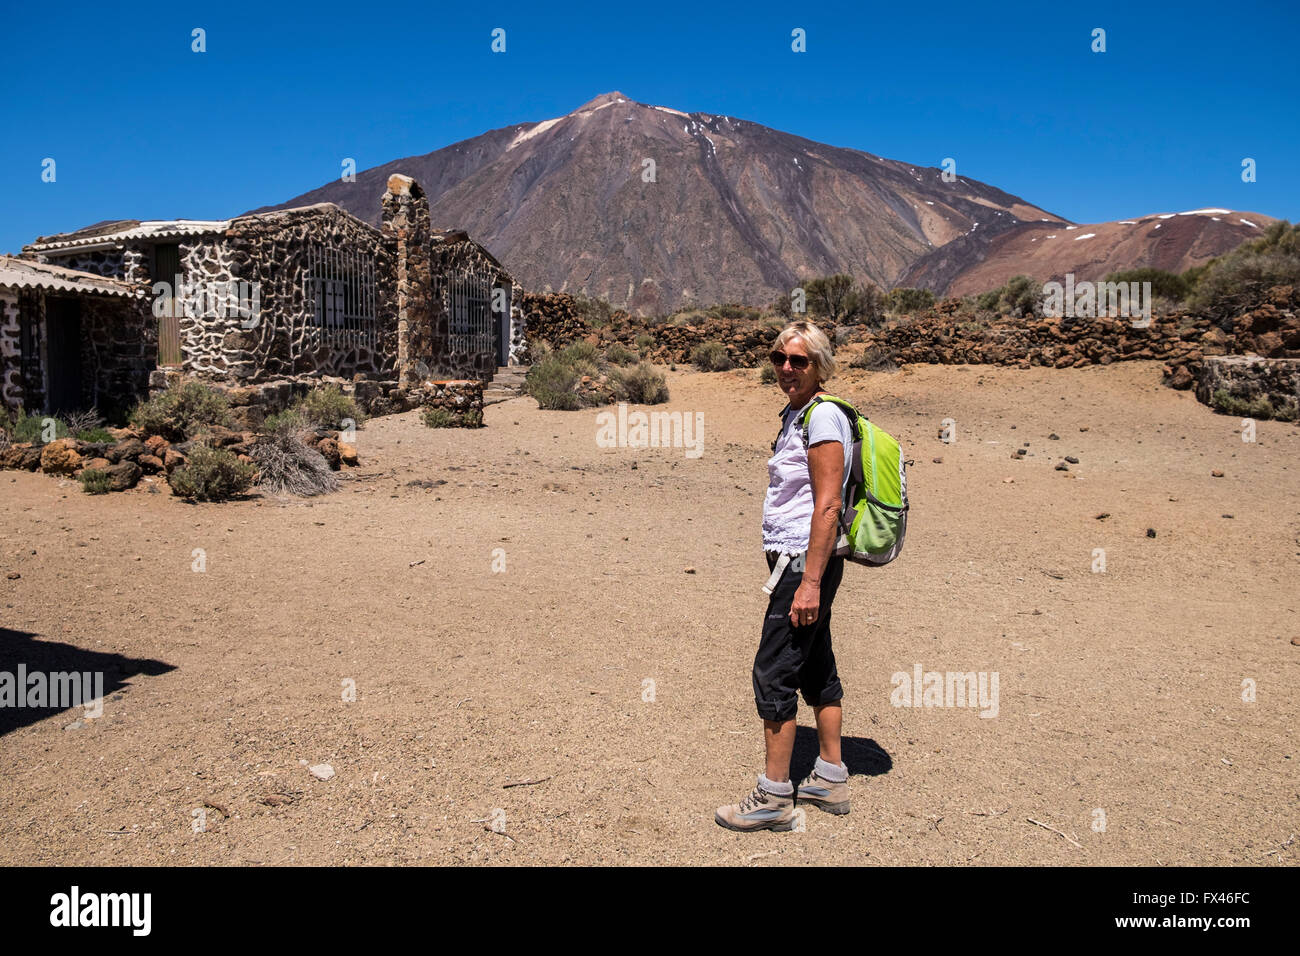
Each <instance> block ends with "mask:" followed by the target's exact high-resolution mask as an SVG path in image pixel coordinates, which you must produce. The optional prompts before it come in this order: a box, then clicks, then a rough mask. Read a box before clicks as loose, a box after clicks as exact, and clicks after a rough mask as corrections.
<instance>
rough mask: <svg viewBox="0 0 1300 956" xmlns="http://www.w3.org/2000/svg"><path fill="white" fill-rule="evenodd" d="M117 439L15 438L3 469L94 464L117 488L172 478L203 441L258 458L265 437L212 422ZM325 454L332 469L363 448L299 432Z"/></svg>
mask: <svg viewBox="0 0 1300 956" xmlns="http://www.w3.org/2000/svg"><path fill="white" fill-rule="evenodd" d="M108 431H109V434H111V435H112V436H113V437H114V439H115V441H112V442H88V441H81V440H79V439H76V438H58V439H55V440H54V441H52V442H48V443H46V444H43V445H40V444H32V443H30V442H11V443H9V444H5V445H0V469H6V468H7V469H14V470H19V471H40V472H43V473H45V474H47V475H58V476H61V477H66V478H78V477H80V476H81V474H82V472H84V471H86V470H88V469H94V470H96V471H102V472H104V473H105V474H107V475H108V476H109V488H110V490H112V491H126V490H127V489H128V488H133V487H135V485H136V484H137V483H138V482H139V481H140V478H141V477H142V476H144V475H154V474H157V475H162V476H163V477H164V478H166V477H169V476H170V475H171V474H172V473H173V472H175V471H176V469H177V468H179V467H181V466H182V465H184V464H185V463H186V462H187V461H188V460H189V452H190V450H191V449H192V448H193V447H194V445H195V444H196V443H198V442H200V441H201V442H202V443H203V444H206V445H211V446H213V447H215V448H224V449H226V450H227V451H229V452H231V453H232V454H234V455H235V456H236V457H237V458H238V459H239V460H240V461H243V462H248V463H250V464H252V463H253V459H252V457H251V452H252V448H253V445H254V444H256V443H257V442H258V441H260V440H262V436H260V435H257V434H255V433H253V432H248V431H233V430H231V429H228V428H221V427H220V426H212V427H211V428H209V429H208V430H207V431H205V432H204V434H203V436H202V438H201V439H194V440H192V441H186V442H177V443H172V442H168V441H167V440H166V439H164V438H162V437H161V436H159V435H145V434H144V433H142V432H140V431H139V430H138V429H134V428H110V429H108ZM298 437H299V438H301V439H302V440H303V442H304V443H305V444H307V445H309V446H310V447H312V448H315V449H316V450H317V451H319V452H320V453H321V455H323V456H324V458H325V460H326V461H327V462H329V465H330V468H332V469H334V470H335V471H337V470H338V469H339V468H340V466H342V465H348V466H355V465H357V464H358V458H357V450H356V448H355V447H354V446H352V445H350V444H348V443H347V442H345V441H342V439H341V437H340V433H339V432H337V431H332V430H329V429H324V428H320V429H316V430H314V431H309V432H303V433H302V434H301V435H299V436H298Z"/></svg>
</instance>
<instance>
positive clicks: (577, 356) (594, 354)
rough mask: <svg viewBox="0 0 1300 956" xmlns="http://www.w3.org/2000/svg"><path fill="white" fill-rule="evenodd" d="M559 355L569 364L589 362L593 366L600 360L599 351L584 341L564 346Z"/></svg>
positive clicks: (580, 340)
mask: <svg viewBox="0 0 1300 956" xmlns="http://www.w3.org/2000/svg"><path fill="white" fill-rule="evenodd" d="M560 354H561V355H562V356H563V357H564V360H565V361H566V362H568V363H570V364H576V363H578V362H589V363H591V364H593V365H594V364H595V363H596V361H597V360H598V359H599V358H600V349H598V348H596V346H595V345H594V344H593V343H591V342H588V341H587V340H586V339H579V340H578V341H576V342H571V343H570V344H568V345H566V346H565V347H564V349H563V350H562V351H561V353H560Z"/></svg>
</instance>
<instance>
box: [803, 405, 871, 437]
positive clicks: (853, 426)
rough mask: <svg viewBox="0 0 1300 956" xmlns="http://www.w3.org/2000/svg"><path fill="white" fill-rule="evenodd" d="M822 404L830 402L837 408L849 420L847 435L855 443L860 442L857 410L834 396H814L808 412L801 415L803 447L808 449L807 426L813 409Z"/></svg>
mask: <svg viewBox="0 0 1300 956" xmlns="http://www.w3.org/2000/svg"><path fill="white" fill-rule="evenodd" d="M822 402H830V403H832V404H833V405H835V406H837V407H838V408H839V410H840V411H842V412H843V413H844V415H845V417H846V418H848V420H849V434H850V435H852V436H853V438H854V440H855V441H861V440H862V435H861V434H859V432H858V410H857V409H856V408H854V407H853V405H852V404H850V403H849V402H846V401H845V400H844V399H842V398H839V397H837V396H835V395H814V396H813V398H812V403H811V404H810V405H809V406H808V411H806V412H804V413H803V447H804V448H807V447H808V424H809V422H811V421H812V413H813V409H814V408H816V407H817V406H818V405H820V404H821V403H822Z"/></svg>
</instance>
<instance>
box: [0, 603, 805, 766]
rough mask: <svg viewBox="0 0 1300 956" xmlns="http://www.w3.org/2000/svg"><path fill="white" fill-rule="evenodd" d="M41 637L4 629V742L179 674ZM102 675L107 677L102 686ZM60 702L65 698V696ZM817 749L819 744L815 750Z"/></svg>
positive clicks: (0, 720) (0, 651) (0, 691)
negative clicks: (99, 696)
mask: <svg viewBox="0 0 1300 956" xmlns="http://www.w3.org/2000/svg"><path fill="white" fill-rule="evenodd" d="M38 637H39V635H36V634H29V633H27V632H26V631H14V630H10V629H9V628H7V627H0V737H3V736H4V735H5V734H8V733H10V732H12V731H14V730H17V729H18V728H19V727H26V726H27V725H28V724H34V723H36V722H37V721H38V720H44V719H45V718H46V717H50V716H52V715H54V714H57V713H59V712H61V711H66V710H76V711H77V712H78V713H81V712H82V705H83V704H86V703H89V701H88V700H82V699H81V697H80V694H81V693H82V688H83V687H88V688H93V690H92V691H91V693H90V696H91V697H93V696H94V695H95V694H96V693H98V692H99V690H100V686H101V684H100V683H99V682H100V681H102V688H103V696H105V697H107V696H109V695H110V694H113V693H115V692H116V691H119V690H122V689H123V688H125V687H130V686H131V682H130V680H129V678H132V677H135V676H136V675H138V674H143V675H146V676H149V677H156V676H158V675H159V674H166V673H167V672H168V671H171V670H175V669H176V668H175V667H173V666H172V665H171V664H166V663H163V662H162V661H155V660H148V659H145V660H137V659H135V658H131V657H123V656H122V655H121V654H105V653H102V652H100V651H88V650H85V649H84V648H80V647H76V646H74V645H72V644H64V643H61V642H59V641H43V640H39V639H38ZM20 666H21V667H22V669H23V672H25V673H26V674H27V675H28V677H30V676H31V675H35V674H41V675H44V679H45V682H46V696H45V698H44V700H45V702H46V703H47V704H48V703H64V704H67V705H68V706H54V707H51V706H43V707H28V706H20V705H24V704H25V702H27V701H29V700H32V699H33V697H32V696H31V695H32V694H33V693H34V691H35V688H34V685H33V684H32V683H31V682H30V680H29V681H27V682H26V687H23V686H19V685H18V677H19V674H20V671H19V667H20ZM65 674H73V675H85V674H89V675H91V677H90V680H89V682H86V683H83V681H82V680H81V679H77V680H74V681H72V682H71V683H64V682H63V681H61V680H52V679H51V676H52V675H65ZM96 675H102V676H100V677H99V678H98V681H97V680H96ZM56 690H58V691H61V692H65V693H70V694H75V695H77V696H76V698H75V699H73V700H71V701H69V700H68V699H67V697H66V696H64V699H62V700H60V701H55V700H53V697H54V696H55V691H56ZM60 696H63V695H62V694H61V695H60ZM815 746H816V745H815V744H814V747H815Z"/></svg>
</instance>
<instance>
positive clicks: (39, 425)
mask: <svg viewBox="0 0 1300 956" xmlns="http://www.w3.org/2000/svg"><path fill="white" fill-rule="evenodd" d="M50 417H51V416H49V415H28V414H27V413H26V412H25V411H23V410H22V409H21V408H20V409H18V418H17V419H15V420H14V421H13V423H12V424H11V425H10V427H9V428H8V429H6V433H7V434H8V435H9V440H10V441H16V442H18V441H21V442H31V443H32V444H33V445H43V444H45V421H46V419H48V418H50ZM53 421H54V438H67V437H68V424H67V422H65V421H64V420H63V419H61V418H55V419H53ZM50 440H51V441H53V440H54V439H50Z"/></svg>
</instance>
